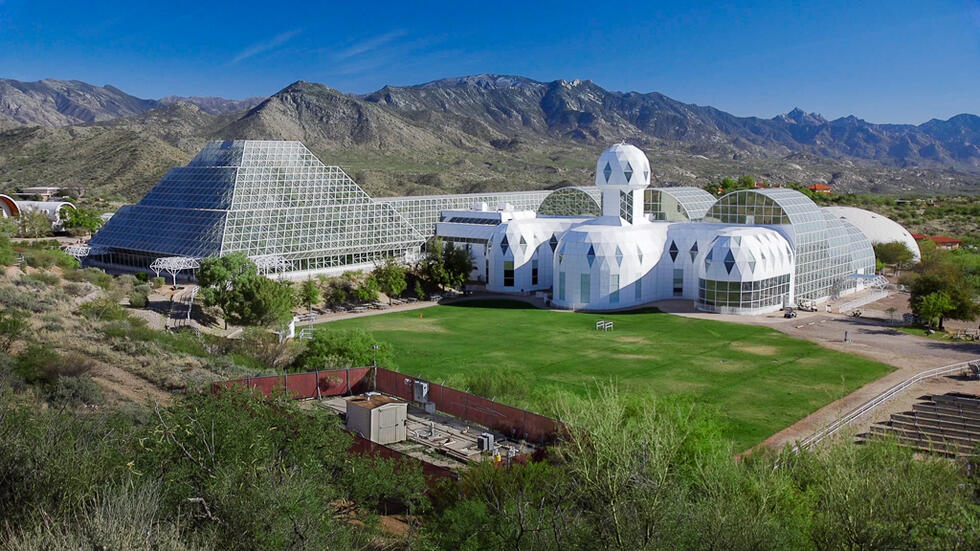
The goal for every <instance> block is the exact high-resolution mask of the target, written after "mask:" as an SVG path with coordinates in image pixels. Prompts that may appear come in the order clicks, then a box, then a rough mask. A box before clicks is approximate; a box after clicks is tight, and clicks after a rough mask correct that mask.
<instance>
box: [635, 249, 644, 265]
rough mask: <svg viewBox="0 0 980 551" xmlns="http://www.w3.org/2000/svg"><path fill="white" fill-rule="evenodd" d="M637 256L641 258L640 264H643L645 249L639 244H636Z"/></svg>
mask: <svg viewBox="0 0 980 551" xmlns="http://www.w3.org/2000/svg"><path fill="white" fill-rule="evenodd" d="M636 256H638V257H639V258H640V264H643V249H641V248H640V246H639V245H637V246H636Z"/></svg>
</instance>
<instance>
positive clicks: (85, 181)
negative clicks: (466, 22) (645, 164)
mask: <svg viewBox="0 0 980 551" xmlns="http://www.w3.org/2000/svg"><path fill="white" fill-rule="evenodd" d="M234 138H249V139H297V140H301V141H303V142H304V143H305V144H306V145H307V146H308V147H310V149H311V150H313V151H314V152H315V153H317V154H318V155H319V156H320V157H321V158H322V159H323V160H324V162H326V163H328V164H339V165H340V166H342V167H344V168H345V169H346V170H347V171H348V172H350V173H351V174H352V175H353V176H354V177H355V180H357V181H358V182H359V183H360V184H362V185H363V186H364V187H365V188H366V189H367V190H368V191H369V192H371V193H374V194H377V195H392V194H396V195H400V194H419V193H439V192H466V191H487V190H507V189H529V188H542V187H555V186H560V185H570V184H571V185H583V184H589V183H591V178H592V176H591V174H592V170H593V168H594V167H593V163H594V158H595V154H596V153H597V152H598V151H600V150H601V149H603V148H604V147H606V146H607V145H608V144H610V143H612V142H616V141H620V140H626V141H629V142H630V143H634V144H636V145H638V146H639V147H641V148H642V149H644V151H646V152H647V154H648V155H649V156H650V158H651V164H652V170H653V177H654V179H655V181H656V182H657V183H658V184H660V185H677V184H685V185H704V184H705V183H707V182H710V181H716V180H717V179H720V178H722V177H725V176H732V177H737V176H739V175H743V174H751V175H753V176H755V177H757V178H759V179H763V180H766V181H770V182H773V183H787V182H802V183H804V184H807V185H809V184H812V183H830V184H832V185H834V186H835V187H836V188H837V189H840V190H845V191H878V192H884V191H887V192H908V193H936V192H947V193H948V192H957V193H959V192H978V191H980V117H977V116H975V115H969V114H963V115H957V116H955V117H952V118H950V119H949V120H945V121H942V120H931V121H929V122H926V123H924V124H920V125H899V124H873V123H869V122H866V121H863V120H861V119H858V118H856V117H853V116H851V117H844V118H839V119H835V120H829V121H828V120H826V119H824V118H823V117H821V116H820V115H818V114H814V113H806V112H804V111H803V110H801V109H793V110H792V111H790V112H788V113H786V114H784V115H780V116H777V117H774V118H772V119H763V118H757V117H736V116H734V115H731V114H729V113H725V112H724V111H720V110H718V109H715V108H713V107H706V106H698V105H693V104H686V103H683V102H680V101H677V100H674V99H672V98H669V97H667V96H664V95H662V94H658V93H646V94H640V93H636V92H628V93H624V92H614V91H608V90H605V89H603V88H601V87H600V86H598V85H596V84H595V83H593V82H591V81H587V80H586V81H579V80H573V81H567V80H557V81H553V82H538V81H535V80H531V79H527V78H523V77H519V76H503V75H476V76H467V77H460V78H451V79H443V80H437V81H433V82H429V83H425V84H420V85H416V86H401V87H396V86H385V87H384V88H381V89H380V90H378V91H376V92H372V93H369V94H361V95H355V94H345V93H342V92H339V91H337V90H334V89H332V88H329V87H327V86H325V85H322V84H317V83H310V82H302V81H300V82H296V83H293V84H291V85H289V86H287V87H286V88H284V89H282V90H280V91H279V92H277V93H276V94H273V95H272V96H270V97H269V98H264V99H260V98H248V99H244V100H227V99H222V98H201V97H188V98H182V97H168V98H162V99H157V100H152V99H140V98H136V97H134V96H131V95H129V94H126V93H125V92H123V91H121V90H119V89H117V88H114V87H112V86H103V87H97V86H93V85H90V84H86V83H83V82H79V81H57V80H43V81H40V82H32V83H25V82H19V81H14V80H3V79H0V190H2V189H9V188H13V187H22V186H28V185H44V184H51V185H67V186H74V187H79V188H83V189H85V190H86V191H87V192H89V193H95V194H98V195H104V196H107V197H112V198H115V199H119V200H126V201H131V200H134V199H136V198H138V197H139V196H140V195H141V194H142V193H144V192H145V191H146V190H147V189H148V188H149V186H151V185H152V183H153V182H155V181H156V179H158V178H159V177H160V176H161V175H162V173H163V172H165V170H166V169H168V168H170V167H172V166H174V165H178V164H183V163H186V161H187V160H188V159H189V158H190V157H191V156H192V155H193V154H194V153H195V152H196V150H197V149H198V148H200V146H201V145H202V144H203V143H204V142H205V141H206V140H208V139H234Z"/></svg>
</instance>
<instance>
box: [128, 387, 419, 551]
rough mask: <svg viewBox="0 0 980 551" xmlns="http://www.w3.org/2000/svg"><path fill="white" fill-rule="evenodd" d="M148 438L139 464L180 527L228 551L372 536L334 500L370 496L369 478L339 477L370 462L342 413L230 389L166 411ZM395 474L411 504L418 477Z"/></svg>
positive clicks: (345, 544)
mask: <svg viewBox="0 0 980 551" xmlns="http://www.w3.org/2000/svg"><path fill="white" fill-rule="evenodd" d="M243 412H247V414H243ZM202 435H207V436H206V438H202ZM146 436H147V438H146V439H145V441H144V442H145V444H144V446H145V447H144V451H143V452H142V453H140V455H139V457H138V458H137V461H136V464H135V468H136V469H138V470H139V472H141V473H143V476H146V477H150V478H158V479H159V480H160V481H161V484H160V488H161V491H162V492H163V496H162V498H163V503H165V504H166V507H167V508H168V510H169V511H170V512H171V514H173V515H180V517H179V518H180V519H181V521H182V522H181V524H182V525H185V523H186V526H188V527H189V528H192V529H203V530H207V531H209V532H212V531H213V532H212V533H214V534H215V536H216V537H217V538H218V539H219V540H220V541H221V547H222V548H224V549H327V548H330V549H356V548H361V547H362V546H364V545H365V544H366V543H367V540H368V538H369V537H370V533H369V531H367V530H361V529H358V528H356V527H355V526H353V523H350V522H347V521H346V520H344V519H342V518H338V516H337V514H336V503H337V502H338V500H342V499H347V498H349V497H350V496H351V495H353V494H355V493H357V494H358V495H371V492H370V491H368V490H366V489H363V488H362V487H361V485H362V484H366V483H367V482H366V481H362V480H358V479H351V482H352V483H353V484H355V486H354V487H348V486H347V485H346V484H344V483H341V482H340V481H342V480H344V481H346V480H347V479H348V477H347V476H345V475H346V473H348V472H351V470H352V469H351V466H352V465H353V464H357V463H360V462H362V461H365V460H364V459H362V458H358V457H351V456H350V455H348V453H347V447H348V446H349V445H350V442H351V441H350V436H348V435H347V434H346V433H344V432H343V431H341V430H339V428H338V418H337V417H336V416H333V415H330V414H326V413H325V412H319V411H317V412H306V411H301V410H300V409H299V407H298V406H297V405H296V404H295V403H294V402H293V401H292V400H288V399H275V400H266V399H263V398H261V397H259V396H256V395H254V394H252V393H249V392H245V391H234V390H228V391H225V392H221V393H219V394H217V395H214V396H212V395H192V396H188V397H187V398H185V399H184V400H183V401H182V402H180V403H178V404H177V405H175V406H174V407H171V408H169V409H168V410H161V411H160V418H159V420H158V422H156V423H153V424H152V425H151V426H149V427H147V430H146ZM385 474H386V476H387V474H388V473H385ZM393 474H394V477H393V478H391V479H389V480H387V481H386V483H387V484H388V485H389V487H391V488H393V491H396V492H399V496H400V495H403V494H405V493H408V492H407V491H406V489H415V490H417V493H416V494H413V495H412V496H411V498H410V500H411V502H412V503H414V502H415V501H416V500H422V499H424V498H423V497H422V495H423V493H422V490H423V489H424V483H423V481H422V477H421V476H418V475H417V473H403V472H401V471H398V472H395V473H393ZM380 497H381V498H382V499H383V498H384V497H387V496H385V495H384V492H381V495H380ZM392 497H394V496H392ZM188 498H199V499H200V500H202V501H201V502H197V503H194V504H188V501H187V500H188ZM203 503H207V510H205V509H204V505H203ZM209 516H212V517H213V518H218V519H221V522H220V523H217V522H214V521H212V520H210V519H209V518H208V517H209Z"/></svg>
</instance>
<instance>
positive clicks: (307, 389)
mask: <svg viewBox="0 0 980 551" xmlns="http://www.w3.org/2000/svg"><path fill="white" fill-rule="evenodd" d="M285 377H286V391H287V392H288V393H289V396H290V397H292V398H293V399H296V400H305V399H309V398H315V397H316V373H293V374H287V375H286V376H285Z"/></svg>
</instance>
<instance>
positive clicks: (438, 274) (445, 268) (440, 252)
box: [418, 237, 473, 288]
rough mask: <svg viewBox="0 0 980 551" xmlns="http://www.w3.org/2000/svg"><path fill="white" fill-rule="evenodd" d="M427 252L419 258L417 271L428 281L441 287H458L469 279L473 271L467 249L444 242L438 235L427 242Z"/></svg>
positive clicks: (471, 260) (471, 259)
mask: <svg viewBox="0 0 980 551" xmlns="http://www.w3.org/2000/svg"><path fill="white" fill-rule="evenodd" d="M427 249H428V252H427V254H426V256H425V257H424V258H423V259H422V260H421V262H420V263H419V266H418V271H419V273H420V274H421V275H422V277H424V278H425V279H426V280H428V281H429V282H430V283H432V284H434V285H437V286H439V287H442V288H453V287H459V286H460V285H462V284H463V283H465V282H466V280H467V279H469V276H470V272H471V271H473V258H472V257H471V256H470V253H469V251H467V250H466V249H463V248H457V247H455V246H454V245H453V244H452V243H448V244H447V243H444V242H443V241H442V240H441V239H439V238H438V237H436V238H433V239H431V240H430V241H429V243H428V247H427Z"/></svg>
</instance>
